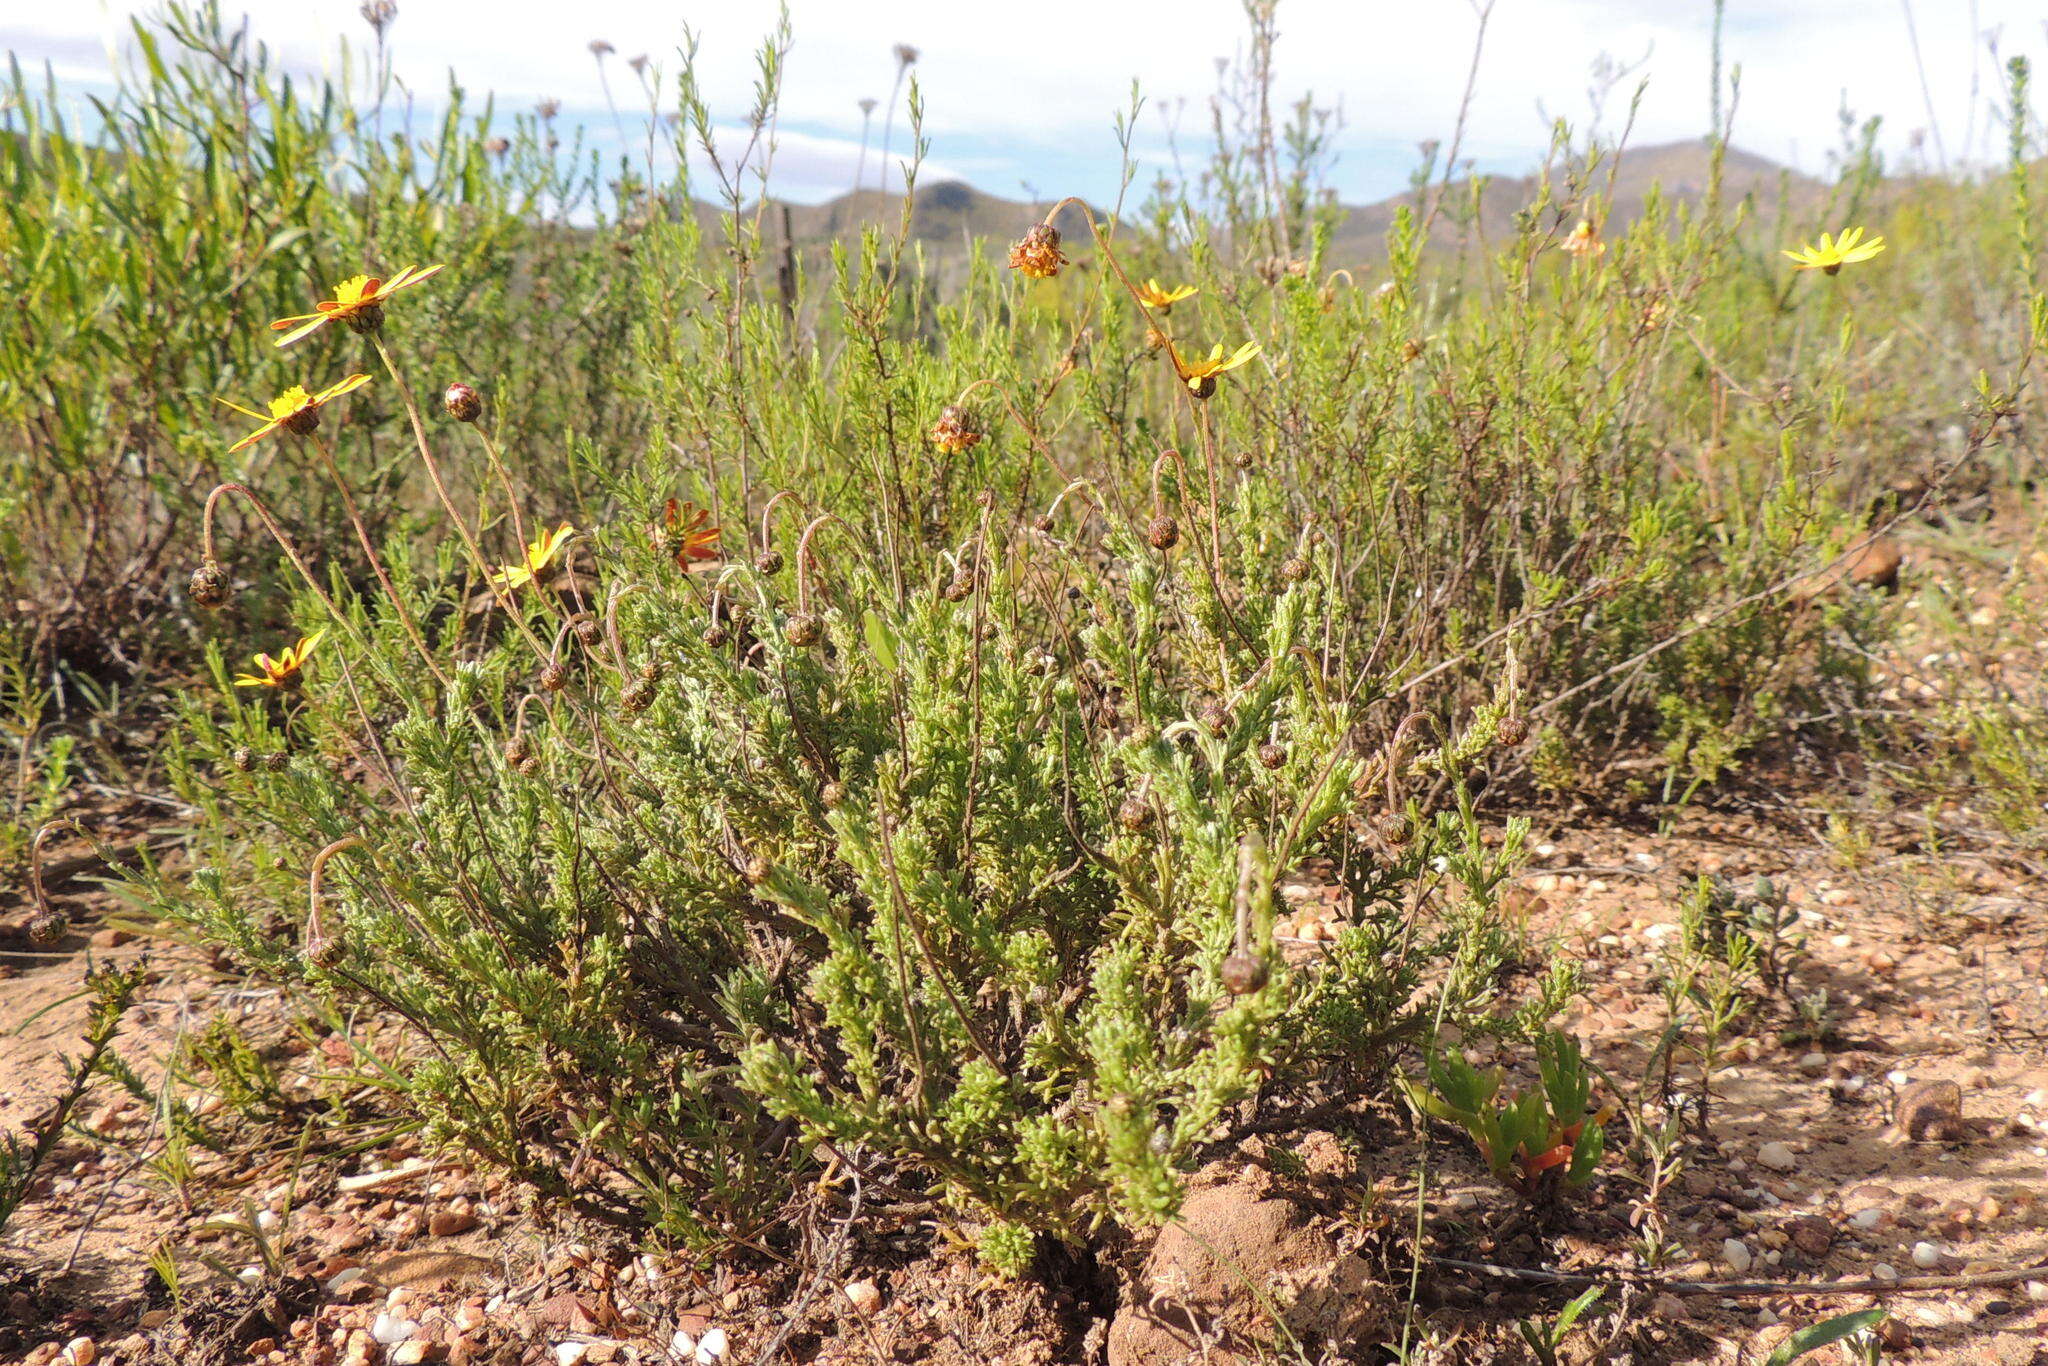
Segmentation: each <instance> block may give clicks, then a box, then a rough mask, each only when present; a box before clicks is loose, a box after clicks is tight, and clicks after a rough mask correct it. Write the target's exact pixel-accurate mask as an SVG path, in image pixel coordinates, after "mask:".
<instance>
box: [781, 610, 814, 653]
mask: <svg viewBox="0 0 2048 1366" xmlns="http://www.w3.org/2000/svg"><path fill="white" fill-rule="evenodd" d="M819 634H820V628H819V625H818V619H817V618H816V617H814V616H812V615H811V614H810V613H809V612H792V613H790V617H789V620H788V621H786V622H784V623H783V624H782V636H783V639H785V640H787V641H788V642H789V643H790V644H792V645H794V646H796V647H797V648H798V649H800V650H801V649H806V648H808V647H810V646H812V645H816V644H817V643H818V636H819Z"/></svg>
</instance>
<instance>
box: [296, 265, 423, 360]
mask: <svg viewBox="0 0 2048 1366" xmlns="http://www.w3.org/2000/svg"><path fill="white" fill-rule="evenodd" d="M441 269H442V268H441V267H440V266H428V267H427V268H426V269H425V270H421V269H420V268H419V267H417V266H407V267H406V268H405V269H404V270H401V271H399V272H398V274H396V275H394V276H392V277H391V278H390V279H388V280H380V279H378V278H377V277H376V276H374V275H352V276H350V277H349V278H348V279H346V280H343V281H342V282H341V283H340V284H338V285H336V286H335V287H334V297H333V298H331V299H322V300H321V301H320V302H319V303H317V304H314V305H313V309H314V311H313V312H311V313H305V314H301V315H300V316H298V317H296V318H279V319H278V320H277V321H276V322H274V323H272V324H271V325H270V327H271V330H272V331H274V332H284V333H285V335H284V336H282V337H279V338H278V339H277V345H279V346H290V345H291V344H292V343H293V342H295V341H297V340H298V339H299V338H301V337H310V336H311V335H313V334H314V333H315V332H318V331H319V330H320V329H321V328H323V327H325V326H326V325H327V324H328V323H331V322H345V323H347V324H348V325H349V326H350V327H351V328H353V329H355V330H356V331H358V332H373V331H375V330H376V329H377V326H378V325H379V324H380V323H382V322H383V321H384V301H385V300H386V299H388V298H390V297H391V296H392V295H394V294H396V293H397V292H398V291H399V290H401V289H410V288H412V287H413V286H414V285H416V284H418V283H420V282H421V281H422V280H426V279H429V278H431V277H433V276H434V275H436V274H438V273H439V272H440V271H441ZM286 329H290V330H289V331H287V330H286Z"/></svg>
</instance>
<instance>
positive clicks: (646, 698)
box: [619, 678, 655, 716]
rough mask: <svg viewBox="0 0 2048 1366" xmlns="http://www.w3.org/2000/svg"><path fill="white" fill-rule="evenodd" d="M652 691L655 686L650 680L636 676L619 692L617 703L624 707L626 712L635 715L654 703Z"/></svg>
mask: <svg viewBox="0 0 2048 1366" xmlns="http://www.w3.org/2000/svg"><path fill="white" fill-rule="evenodd" d="M654 692H655V687H654V684H653V683H652V682H650V681H648V680H647V679H644V678H636V679H634V680H633V681H632V682H631V683H628V684H627V685H626V687H625V689H624V691H622V692H621V693H620V694H619V705H620V706H621V707H624V708H625V709H626V711H627V712H629V713H631V714H633V715H635V716H637V715H639V714H640V713H641V712H643V711H646V710H647V709H648V708H649V707H651V706H653V705H654Z"/></svg>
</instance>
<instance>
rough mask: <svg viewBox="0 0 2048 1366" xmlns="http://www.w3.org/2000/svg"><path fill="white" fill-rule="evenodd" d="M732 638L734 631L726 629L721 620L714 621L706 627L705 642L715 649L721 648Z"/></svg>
mask: <svg viewBox="0 0 2048 1366" xmlns="http://www.w3.org/2000/svg"><path fill="white" fill-rule="evenodd" d="M731 639H732V632H730V631H728V630H726V629H725V627H724V625H723V624H721V623H719V622H713V623H712V624H711V625H709V626H707V627H705V628H704V643H705V644H706V645H708V646H710V647H711V648H712V649H714V650H716V649H718V648H720V647H721V646H723V645H724V644H725V643H726V642H727V641H728V640H731Z"/></svg>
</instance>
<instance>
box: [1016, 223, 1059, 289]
mask: <svg viewBox="0 0 2048 1366" xmlns="http://www.w3.org/2000/svg"><path fill="white" fill-rule="evenodd" d="M1066 263H1067V258H1066V257H1065V256H1063V255H1062V254H1061V253H1060V234H1059V229H1058V228H1055V227H1054V226H1053V225H1052V224H1050V223H1033V224H1032V225H1031V230H1030V231H1029V232H1027V233H1025V234H1024V236H1023V238H1022V239H1021V240H1019V241H1018V242H1017V243H1016V244H1015V245H1014V246H1012V247H1011V248H1010V269H1011V270H1021V271H1023V272H1024V273H1025V274H1026V275H1029V276H1030V277H1031V278H1032V279H1034V280H1050V279H1051V278H1052V277H1053V276H1055V275H1057V274H1059V273H1060V267H1061V266H1063V265H1065V264H1066Z"/></svg>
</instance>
